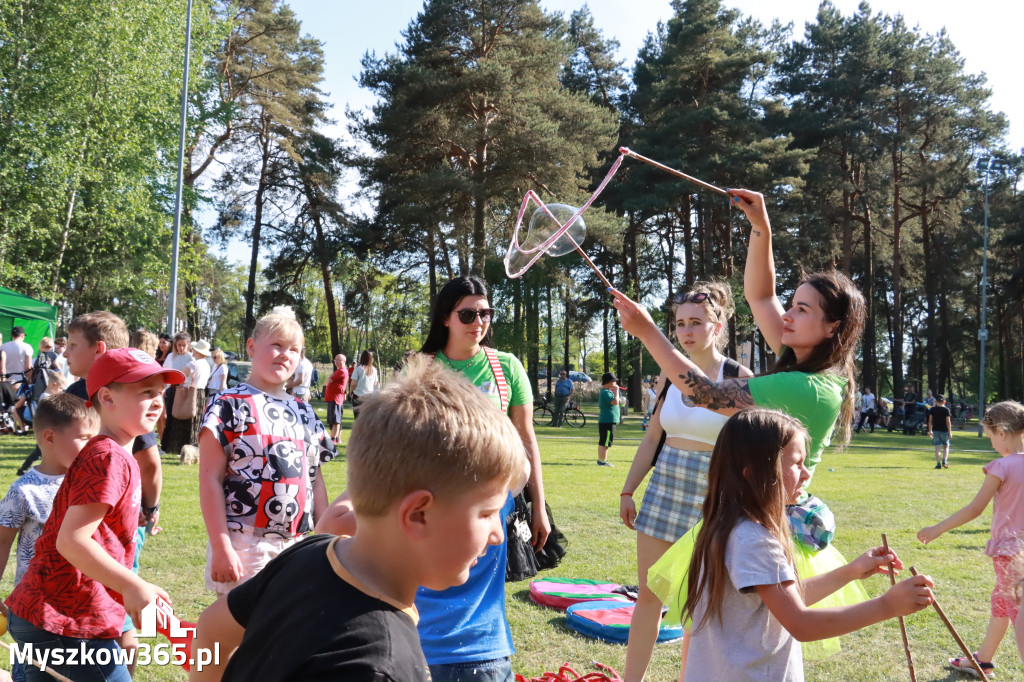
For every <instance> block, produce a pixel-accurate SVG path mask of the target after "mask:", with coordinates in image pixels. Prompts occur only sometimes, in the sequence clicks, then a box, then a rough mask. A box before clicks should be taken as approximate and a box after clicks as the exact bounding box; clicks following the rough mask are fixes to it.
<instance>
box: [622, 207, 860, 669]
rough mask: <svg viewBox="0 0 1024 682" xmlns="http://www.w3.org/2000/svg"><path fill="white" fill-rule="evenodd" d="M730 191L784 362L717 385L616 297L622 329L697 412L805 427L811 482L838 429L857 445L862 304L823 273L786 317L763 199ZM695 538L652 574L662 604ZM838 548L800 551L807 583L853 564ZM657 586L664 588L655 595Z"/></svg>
mask: <svg viewBox="0 0 1024 682" xmlns="http://www.w3.org/2000/svg"><path fill="white" fill-rule="evenodd" d="M729 192H730V194H731V195H732V197H733V203H734V204H735V205H737V206H738V207H739V208H740V210H742V211H743V212H744V214H746V216H747V218H748V219H749V220H750V224H751V230H750V240H749V246H748V249H747V263H746V268H745V270H744V276H743V284H744V294H745V296H746V299H747V302H748V303H749V304H750V309H751V312H752V313H753V315H754V322H755V323H757V325H758V328H759V329H760V331H761V334H762V335H763V336H764V338H765V340H766V341H767V343H768V345H769V346H770V347H771V349H772V350H773V351H774V352H775V353H776V354H777V355H778V356H779V360H778V362H777V363H776V366H775V370H774V371H773V372H772V373H770V374H766V375H762V376H756V377H750V378H736V379H723V380H722V381H712V380H711V379H709V378H708V377H707V376H706V375H705V374H704V373H703V372H702V371H701V369H700V368H699V367H698V366H697V365H695V364H694V363H693V362H692V361H690V360H689V359H688V358H687V357H686V356H684V355H683V354H682V353H680V352H679V351H678V350H676V349H675V347H674V346H673V345H672V342H671V341H669V339H668V338H667V337H666V336H665V335H664V334H663V333H662V332H661V330H660V329H658V327H657V325H656V324H655V323H654V320H653V319H652V318H651V316H650V314H649V313H648V312H647V310H646V309H645V308H644V307H643V306H641V305H639V304H638V303H636V302H634V301H632V300H630V299H629V298H627V297H626V296H624V295H623V294H621V293H620V292H618V291H612V295H613V296H614V297H615V307H616V309H618V311H619V319H620V322H621V324H622V328H623V329H625V330H626V331H627V332H629V333H630V334H632V335H633V336H636V337H637V338H639V339H640V340H641V341H642V342H643V344H644V346H646V347H647V350H648V351H649V352H650V353H651V355H652V356H653V358H654V360H655V361H656V362H657V363H658V365H659V366H660V367H661V369H662V371H663V372H664V373H665V374H666V375H667V377H668V378H669V379H670V380H671V381H672V383H673V384H675V385H676V386H677V387H678V388H679V390H680V392H682V394H683V395H685V396H689V398H690V400H691V401H692V402H693V403H695V404H697V405H701V406H703V407H706V408H707V409H709V410H713V411H715V412H719V413H721V414H724V415H733V414H735V413H736V412H739V411H740V410H743V409H746V408H750V407H763V408H774V409H778V410H781V411H783V412H785V413H787V414H789V415H791V416H793V417H795V418H797V419H798V420H800V422H801V423H802V424H803V425H804V427H805V428H806V429H807V432H808V435H809V436H810V441H811V442H810V444H809V447H808V448H807V458H806V461H805V463H804V464H805V466H806V467H807V469H808V470H810V471H811V473H812V475H813V473H814V468H815V466H816V465H817V464H818V462H819V461H820V460H821V454H822V451H823V450H824V449H825V447H826V446H827V445H828V444H829V442H830V440H831V438H832V436H833V431H834V429H836V427H837V424H838V434H837V435H838V439H837V440H838V441H839V443H841V444H842V445H845V444H846V443H848V442H849V437H850V436H849V431H850V421H851V419H852V416H853V400H854V393H855V385H854V377H853V353H854V349H855V347H856V345H857V342H858V341H859V339H860V334H861V331H862V329H863V328H864V311H865V306H864V297H863V296H862V295H861V293H860V291H858V290H857V287H856V286H855V285H854V284H853V282H852V281H850V279H849V277H847V276H846V275H844V274H842V273H841V272H837V271H830V272H821V273H815V274H812V275H809V276H807V277H805V278H804V280H803V281H802V282H801V284H800V286H798V287H797V289H796V291H795V292H794V294H793V299H792V303H791V306H790V308H789V310H786V309H785V308H784V307H783V305H782V303H781V302H780V301H779V299H778V296H777V295H776V293H775V260H774V255H773V253H772V245H771V224H770V222H769V220H768V212H767V210H766V209H765V205H764V197H762V196H761V195H760V194H758V193H757V192H750V191H747V190H729ZM809 483H810V481H809V480H808V484H809ZM695 532H696V528H695V530H694V531H691V532H690V533H688V534H687V535H685V536H683V538H682V539H681V540H680V541H679V542H677V543H676V545H674V546H673V547H672V549H670V550H669V551H668V552H666V553H665V555H663V557H662V559H661V560H660V561H659V562H657V563H656V564H655V565H654V567H653V568H652V569H651V572H650V574H649V580H648V585H649V586H650V588H651V589H652V590H653V591H655V592H656V593H657V594H658V595H659V596H660V597H662V598H665V597H666V596H668V597H672V596H673V595H674V594H675V593H676V592H675V591H674V590H676V587H677V586H678V584H679V580H680V579H681V575H682V573H683V571H679V570H678V568H682V569H685V568H686V567H687V566H688V564H689V562H688V558H689V553H690V550H691V547H692V542H693V539H694V537H695ZM804 537H806V535H805V534H804V533H799V534H798V538H804ZM816 539H820V538H816ZM830 539H831V536H828V537H827V538H826V539H825V541H824V543H819V542H815V543H814V545H815V546H813V547H812V546H810V545H809V544H805V543H804V542H795V543H794V548H795V549H796V550H797V551H796V552H794V557H795V559H796V562H797V569H798V572H799V573H800V575H802V576H804V577H809V576H811V575H820V574H822V573H824V572H827V571H828V570H831V569H832V568H835V567H836V566H839V565H842V564H844V563H845V560H844V559H843V557H842V555H841V554H840V553H839V552H838V551H836V550H835V548H834V547H832V546H831V545H827V541H828V540H830ZM823 544H826V545H827V546H823ZM674 568H675V569H676V570H673V569H674ZM659 583H660V584H661V585H664V586H666V587H665V588H656V587H655V586H656V585H658V584H659ZM863 598H866V594H865V593H864V592H863V590H862V589H859V588H858V587H856V586H854V587H853V588H852V589H850V590H847V591H845V592H842V593H837V594H836V596H835V597H834V601H833V602H832V603H830V604H829V605H839V604H847V603H856V602H858V601H861V600H862V599H863ZM835 648H836V643H835V642H834V641H833V640H826V641H825V642H822V643H820V644H816V645H815V647H810V648H809V649H808V650H807V651H805V653H807V654H809V655H810V656H811V657H817V656H820V655H821V654H822V653H824V652H829V651H834V650H835Z"/></svg>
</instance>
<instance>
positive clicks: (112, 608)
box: [7, 348, 184, 680]
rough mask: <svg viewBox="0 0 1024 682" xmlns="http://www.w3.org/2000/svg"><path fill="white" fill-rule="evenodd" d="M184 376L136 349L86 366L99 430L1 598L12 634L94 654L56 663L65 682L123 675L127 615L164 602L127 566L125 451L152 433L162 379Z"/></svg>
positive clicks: (136, 488) (135, 476)
mask: <svg viewBox="0 0 1024 682" xmlns="http://www.w3.org/2000/svg"><path fill="white" fill-rule="evenodd" d="M182 381H184V376H183V375H182V374H181V373H180V372H177V371H175V370H167V369H164V368H163V367H161V366H160V365H158V364H157V363H156V362H155V361H154V360H153V358H152V357H150V356H148V355H146V354H145V353H143V352H142V351H140V350H138V349H135V348H118V349H114V350H109V351H107V352H106V353H104V354H103V355H101V356H100V357H99V358H97V359H96V361H95V363H94V364H93V366H92V367H91V368H90V371H89V377H88V381H87V387H86V388H87V392H88V395H89V402H88V403H87V405H91V406H92V407H95V408H96V411H97V412H98V413H99V419H100V429H99V435H97V436H96V437H95V438H93V439H91V440H90V441H89V442H88V443H86V445H85V446H84V447H83V448H82V451H81V452H80V453H79V454H78V457H77V458H76V459H75V461H74V462H73V463H72V464H71V466H70V467H69V468H68V472H67V474H66V475H65V478H64V482H63V483H62V484H61V486H60V489H59V490H58V491H57V496H56V498H55V499H54V504H53V512H52V513H51V514H50V517H49V518H48V519H47V521H46V524H45V526H44V527H43V533H42V535H41V536H40V538H39V541H38V542H37V543H36V555H35V557H34V558H33V559H32V563H31V564H30V565H29V568H28V571H27V572H26V573H25V576H24V578H23V579H22V581H21V583H20V584H19V585H18V587H17V588H15V590H14V592H12V593H11V596H10V597H8V599H7V606H8V608H9V609H10V622H9V630H10V633H11V635H12V636H13V637H14V639H15V640H17V641H18V642H20V643H23V644H24V643H28V642H31V643H33V644H34V653H36V654H39V653H40V652H41V651H42V650H43V649H61V650H66V649H68V648H72V649H80V650H82V651H83V656H84V652H91V655H92V656H91V658H93V660H94V661H95V665H81V664H78V665H71V666H69V665H61V666H53V667H54V669H55V670H56V671H57V672H58V673H60V674H62V675H65V676H67V677H70V678H71V679H75V680H86V679H106V680H126V679H127V676H128V672H127V668H126V666H125V665H124V663H123V662H122V661H120V660H118V657H117V656H116V653H117V651H118V650H119V648H120V647H119V646H118V643H117V640H118V638H119V637H120V635H121V633H122V630H123V626H124V623H125V614H126V612H127V615H129V616H130V617H131V618H132V619H133V620H135V621H138V620H139V614H140V612H141V611H142V609H143V608H145V607H146V606H147V605H148V604H150V603H152V602H153V601H154V600H155V599H156V598H157V597H158V596H159V597H162V598H163V599H165V600H168V596H167V593H166V592H164V591H163V590H162V589H160V588H159V587H156V586H155V585H151V584H150V583H148V582H146V581H144V580H142V579H141V578H139V576H138V575H136V574H135V573H133V572H132V570H131V567H132V561H133V559H134V554H135V542H134V539H135V532H136V529H137V528H138V523H139V512H140V508H141V502H142V488H141V484H140V478H139V466H138V464H137V463H136V462H135V459H134V458H133V457H132V456H131V455H130V454H129V453H128V451H127V450H126V449H125V448H127V447H130V446H131V444H132V442H133V441H134V440H135V438H136V437H138V436H140V435H142V434H143V433H148V432H150V431H152V430H153V425H154V424H155V423H156V419H157V417H158V416H159V414H160V411H161V410H162V409H163V390H164V384H165V383H172V384H177V383H181V382H182ZM100 650H106V652H107V653H106V654H105V655H99V654H98V652H99V651H100ZM103 660H105V661H106V662H107V663H106V664H103V663H102V661H103ZM96 668H98V669H99V673H97V671H96ZM97 674H100V675H102V677H100V678H97V677H96V675H97Z"/></svg>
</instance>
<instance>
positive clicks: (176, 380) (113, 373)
mask: <svg viewBox="0 0 1024 682" xmlns="http://www.w3.org/2000/svg"><path fill="white" fill-rule="evenodd" d="M158 374H159V375H163V378H164V383H167V384H180V383H181V382H183V381H185V375H184V374H182V373H181V372H179V371H178V370H176V369H165V368H163V367H161V366H160V364H159V363H158V362H157V361H156V360H154V359H153V356H152V355H150V354H149V353H147V352H146V351H142V350H139V349H138V348H113V349H111V350H108V351H107V352H106V353H103V354H102V355H100V356H99V357H98V358H96V362H94V363H93V365H92V367H91V368H90V369H89V376H87V377H86V379H85V388H86V391H87V392H88V394H89V398H90V400H87V401H86V403H85V404H86V405H87V406H89V407H92V397H93V396H95V395H96V392H97V391H98V390H100V389H101V388H103V387H104V386H108V385H110V384H114V383H117V384H131V383H135V382H136V381H142V380H143V379H148V378H149V377H153V376H157V375H158Z"/></svg>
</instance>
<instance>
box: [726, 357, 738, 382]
mask: <svg viewBox="0 0 1024 682" xmlns="http://www.w3.org/2000/svg"><path fill="white" fill-rule="evenodd" d="M742 366H743V365H741V364H740V363H738V362H736V361H735V360H733V359H732V358H726V359H725V364H724V365H723V366H722V378H724V379H737V378H739V376H740V367H742Z"/></svg>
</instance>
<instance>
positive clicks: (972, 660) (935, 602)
mask: <svg viewBox="0 0 1024 682" xmlns="http://www.w3.org/2000/svg"><path fill="white" fill-rule="evenodd" d="M910 574H911V575H917V571H916V570H915V569H914V567H913V566H911V567H910ZM932 606H934V607H935V613H937V614H939V618H941V619H942V622H943V623H945V624H946V628H947V629H948V630H949V633H950V634H951V635H953V639H955V640H956V643H957V644H959V645H960V650H961V651H963V652H964V656H966V657H967V660H968V661H970V663H971V666H972V667H973V668H974V670H975V672H977V673H978V675H979V676H980V677H981V679H982V680H985V681H987V680H988V675H986V674H985V671H984V670H982V669H981V666H980V665H978V661H977V659H975V658H974V654H973V653H971V650H970V649H968V648H967V644H966V643H965V642H964V640H963V638H961V637H960V633H958V632H957V631H956V628H955V627H953V624H952V623H951V622H949V618H946V614H945V613H944V612H943V610H942V607H941V606H939V602H938V600H936V599H935V597H934V596H933V597H932Z"/></svg>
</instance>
